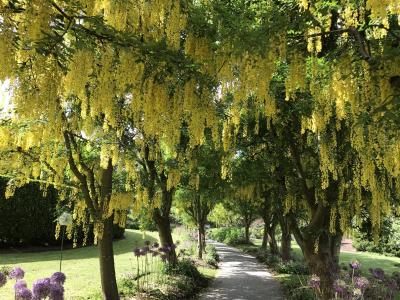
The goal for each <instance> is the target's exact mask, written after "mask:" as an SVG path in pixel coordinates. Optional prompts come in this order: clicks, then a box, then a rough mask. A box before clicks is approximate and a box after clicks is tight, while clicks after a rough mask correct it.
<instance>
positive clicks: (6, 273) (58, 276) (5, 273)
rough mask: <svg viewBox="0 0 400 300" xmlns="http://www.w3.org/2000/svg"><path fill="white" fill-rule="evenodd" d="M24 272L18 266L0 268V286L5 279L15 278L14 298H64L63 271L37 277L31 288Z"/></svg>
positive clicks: (17, 299) (24, 299)
mask: <svg viewBox="0 0 400 300" xmlns="http://www.w3.org/2000/svg"><path fill="white" fill-rule="evenodd" d="M24 277H25V272H24V270H22V269H21V268H20V267H15V268H13V269H11V270H8V269H4V268H2V269H0V288H1V287H4V286H5V285H6V283H7V280H15V284H14V299H15V300H64V282H65V280H66V276H65V274H64V273H61V272H56V273H54V274H53V275H51V277H49V278H43V279H38V280H35V281H34V282H33V285H32V289H29V288H28V285H27V283H26V281H25V280H24Z"/></svg>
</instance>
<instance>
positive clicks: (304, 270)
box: [275, 261, 310, 275]
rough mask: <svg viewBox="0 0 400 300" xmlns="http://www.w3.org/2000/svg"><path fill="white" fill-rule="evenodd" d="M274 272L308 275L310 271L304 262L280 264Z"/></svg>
mask: <svg viewBox="0 0 400 300" xmlns="http://www.w3.org/2000/svg"><path fill="white" fill-rule="evenodd" d="M275 270H276V272H278V273H281V274H297V275H309V274H310V270H309V268H308V266H307V264H306V263H305V262H304V261H289V262H280V263H278V264H277V266H276V267H275Z"/></svg>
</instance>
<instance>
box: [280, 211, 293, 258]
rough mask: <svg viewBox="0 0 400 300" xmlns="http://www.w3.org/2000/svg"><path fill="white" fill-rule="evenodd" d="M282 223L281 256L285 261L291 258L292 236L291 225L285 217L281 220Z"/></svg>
mask: <svg viewBox="0 0 400 300" xmlns="http://www.w3.org/2000/svg"><path fill="white" fill-rule="evenodd" d="M280 225H281V229H282V238H281V256H282V260H283V261H284V262H287V261H290V260H291V255H290V251H291V244H292V236H291V232H290V226H289V224H288V222H287V220H285V218H284V217H282V218H281V220H280Z"/></svg>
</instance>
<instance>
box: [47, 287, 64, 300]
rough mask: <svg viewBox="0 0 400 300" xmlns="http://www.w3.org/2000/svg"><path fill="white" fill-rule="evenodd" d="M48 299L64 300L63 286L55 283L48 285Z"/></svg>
mask: <svg viewBox="0 0 400 300" xmlns="http://www.w3.org/2000/svg"><path fill="white" fill-rule="evenodd" d="M49 299H50V300H64V287H63V286H62V285H60V284H57V283H52V284H51V285H50V295H49Z"/></svg>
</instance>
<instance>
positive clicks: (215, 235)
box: [208, 227, 246, 245]
mask: <svg viewBox="0 0 400 300" xmlns="http://www.w3.org/2000/svg"><path fill="white" fill-rule="evenodd" d="M208 236H209V238H210V239H213V240H216V241H218V242H221V243H225V244H229V245H239V244H244V243H245V242H246V239H245V234H244V229H243V228H236V227H224V228H214V229H212V230H210V231H209V235H208Z"/></svg>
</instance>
